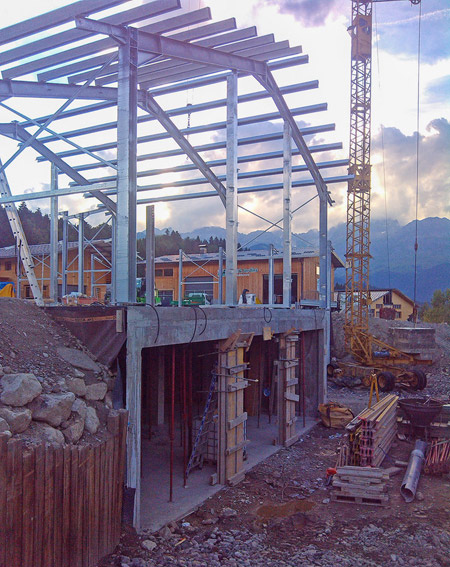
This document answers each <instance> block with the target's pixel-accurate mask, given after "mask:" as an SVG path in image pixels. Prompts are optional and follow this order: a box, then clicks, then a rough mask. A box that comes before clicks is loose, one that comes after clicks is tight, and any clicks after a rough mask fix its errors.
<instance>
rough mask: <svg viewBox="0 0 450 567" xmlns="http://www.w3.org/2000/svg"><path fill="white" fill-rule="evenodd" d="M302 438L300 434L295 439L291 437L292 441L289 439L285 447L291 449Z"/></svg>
mask: <svg viewBox="0 0 450 567" xmlns="http://www.w3.org/2000/svg"><path fill="white" fill-rule="evenodd" d="M299 438H300V433H297V434H295V435H294V436H293V437H291V438H290V439H287V440H286V441H285V442H284V446H285V447H290V446H291V445H293V444H294V443H297V441H298V440H299Z"/></svg>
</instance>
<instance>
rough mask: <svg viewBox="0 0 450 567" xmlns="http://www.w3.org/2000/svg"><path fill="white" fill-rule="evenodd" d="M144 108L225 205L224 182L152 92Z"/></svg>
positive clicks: (148, 95) (148, 94)
mask: <svg viewBox="0 0 450 567" xmlns="http://www.w3.org/2000/svg"><path fill="white" fill-rule="evenodd" d="M141 108H142V107H141ZM144 109H145V110H147V112H151V113H152V114H153V116H155V118H156V119H157V120H158V122H159V123H160V124H161V125H162V126H163V127H164V128H165V129H166V130H167V132H168V133H169V134H170V136H171V137H172V138H173V139H174V140H175V142H176V143H177V144H178V145H179V146H180V148H181V149H182V150H183V151H184V152H185V153H186V155H187V156H188V157H189V159H190V160H191V161H192V162H193V163H194V164H195V166H196V167H197V168H198V169H199V171H200V172H201V173H202V174H203V175H204V176H205V178H206V180H207V181H209V183H211V185H212V186H213V187H214V189H215V190H216V191H217V193H218V194H219V197H220V199H221V201H222V203H223V204H224V205H225V201H226V190H225V187H224V186H223V184H222V182H221V181H220V180H219V179H218V177H217V176H216V175H215V173H213V171H212V170H211V169H210V168H209V167H208V166H207V165H206V163H205V161H204V160H203V159H202V158H201V157H200V154H199V153H198V152H197V151H196V149H195V148H194V147H193V146H192V145H191V144H190V143H189V141H188V140H187V139H186V138H185V137H184V136H183V134H182V133H181V132H180V130H179V129H178V128H177V127H176V126H175V124H174V123H173V122H172V120H171V119H170V117H169V116H168V115H167V113H166V112H164V110H163V109H162V108H161V107H160V106H159V104H158V103H157V102H156V100H155V99H154V98H153V97H152V96H151V94H150V93H147V99H146V104H145V107H144Z"/></svg>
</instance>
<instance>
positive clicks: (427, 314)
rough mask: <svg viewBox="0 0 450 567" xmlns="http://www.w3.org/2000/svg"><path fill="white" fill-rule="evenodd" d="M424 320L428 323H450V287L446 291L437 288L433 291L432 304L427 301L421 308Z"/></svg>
mask: <svg viewBox="0 0 450 567" xmlns="http://www.w3.org/2000/svg"><path fill="white" fill-rule="evenodd" d="M420 316H421V319H422V321H425V322H427V323H449V324H450V288H448V289H447V290H445V291H442V290H441V289H437V290H436V291H435V292H434V293H433V297H432V299H431V305H429V304H428V303H425V304H424V305H423V307H422V309H421V312H420Z"/></svg>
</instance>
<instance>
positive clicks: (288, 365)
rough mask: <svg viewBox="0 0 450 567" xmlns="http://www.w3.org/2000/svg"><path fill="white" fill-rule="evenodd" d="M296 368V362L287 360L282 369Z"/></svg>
mask: <svg viewBox="0 0 450 567" xmlns="http://www.w3.org/2000/svg"><path fill="white" fill-rule="evenodd" d="M297 366H298V360H287V361H286V362H283V367H284V368H285V369H286V370H288V369H289V368H296V367H297Z"/></svg>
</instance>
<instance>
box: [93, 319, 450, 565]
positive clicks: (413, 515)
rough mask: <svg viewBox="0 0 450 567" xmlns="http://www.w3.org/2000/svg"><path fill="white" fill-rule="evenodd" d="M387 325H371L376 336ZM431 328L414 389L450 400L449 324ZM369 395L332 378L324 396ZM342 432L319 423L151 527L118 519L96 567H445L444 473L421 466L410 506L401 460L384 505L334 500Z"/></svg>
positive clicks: (359, 403)
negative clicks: (114, 542) (432, 337)
mask: <svg viewBox="0 0 450 567" xmlns="http://www.w3.org/2000/svg"><path fill="white" fill-rule="evenodd" d="M390 324H392V322H390V321H382V322H378V321H377V322H376V323H375V325H376V326H377V331H378V333H379V335H380V337H385V336H386V333H387V328H388V325H390ZM338 327H339V326H338V325H336V324H335V333H336V328H338ZM435 327H436V342H437V349H436V352H435V363H434V364H433V366H431V367H429V368H427V374H428V386H427V388H426V390H424V391H423V392H420V393H419V394H420V395H429V396H434V397H437V398H440V399H443V400H448V398H449V392H450V389H449V385H450V377H449V369H450V330H449V327H448V326H447V325H445V324H444V325H435ZM337 330H338V333H339V328H338V329H337ZM339 335H340V333H339ZM398 394H399V395H400V396H402V397H403V396H408V397H409V396H417V395H418V393H417V392H411V391H406V390H401V391H398ZM368 398H369V392H368V390H367V389H366V388H364V387H362V386H357V387H341V386H337V385H336V384H332V383H330V384H329V388H328V399H329V400H333V401H338V402H340V403H341V404H343V405H345V406H347V407H350V408H351V409H352V410H353V412H354V413H355V414H357V413H359V412H360V411H361V410H362V409H364V408H365V407H367V403H368ZM341 435H342V430H337V429H328V428H326V427H324V426H323V425H322V424H321V423H318V424H317V425H316V427H314V428H313V429H312V430H311V431H310V432H309V433H308V434H306V435H305V436H304V437H303V438H301V439H300V440H299V441H298V442H297V443H296V444H295V445H293V446H292V447H290V448H288V449H281V450H280V451H279V452H278V453H276V454H275V455H273V456H271V457H269V458H268V459H267V460H266V461H264V462H263V463H261V464H259V465H257V466H256V467H254V468H253V469H252V470H251V471H250V472H249V473H248V474H247V475H246V478H245V480H244V481H243V482H241V483H240V484H239V485H237V486H235V487H226V488H224V489H223V490H221V491H220V492H218V493H216V494H214V495H213V496H212V497H210V498H209V499H208V500H206V501H205V502H204V503H203V504H202V505H201V506H200V507H199V508H198V510H196V511H195V512H194V513H192V514H191V515H189V516H188V517H186V518H184V519H183V520H181V521H178V522H172V523H170V524H168V525H167V526H165V527H164V528H163V529H162V530H160V531H159V532H156V533H151V532H150V531H147V532H145V531H144V532H142V533H140V534H137V533H136V532H135V531H134V530H133V529H132V528H130V527H127V526H125V527H124V531H123V534H122V539H121V543H120V545H119V546H118V547H117V549H116V551H115V553H114V554H113V555H111V556H109V557H107V558H105V559H104V561H103V562H102V563H101V564H100V566H101V567H112V566H121V567H123V566H132V567H153V566H155V567H156V566H158V567H162V566H169V565H170V566H174V565H177V566H189V567H190V566H193V567H203V566H204V567H206V566H208V567H219V566H220V567H221V566H223V567H242V566H245V567H258V566H261V567H263V566H274V567H275V566H292V567H294V566H295V567H297V566H309V567H311V566H321V567H325V566H333V567H335V566H336V565H339V566H349V567H356V566H358V567H366V566H367V567H369V566H373V567H375V566H380V567H381V566H383V567H384V566H391V565H410V566H417V565H421V566H425V567H426V566H428V567H446V566H450V477H449V475H448V474H447V475H441V476H431V475H425V474H422V475H421V478H420V481H419V486H418V492H417V494H416V499H415V500H414V501H413V502H412V503H409V504H408V503H406V502H405V501H404V500H403V498H402V496H401V495H400V485H401V482H402V479H403V475H404V471H405V469H404V468H402V469H401V471H400V472H399V473H398V474H396V475H395V476H393V477H392V478H391V479H390V481H389V483H388V495H389V503H388V504H387V505H386V506H374V505H360V504H353V503H337V502H334V501H332V500H331V492H332V490H333V488H331V487H328V486H326V483H325V479H326V470H327V468H328V467H333V466H334V465H335V462H336V451H337V447H338V444H339V440H340V437H341ZM413 448H414V442H413V440H412V439H409V440H401V439H399V438H397V439H396V440H395V442H394V445H393V447H392V448H391V450H390V451H389V454H388V456H387V457H386V459H385V460H384V462H383V464H382V467H383V468H389V467H392V466H393V465H394V462H395V461H396V460H397V461H398V460H400V461H407V460H408V458H409V455H410V453H411V450H412V449H413ZM193 474H195V473H193Z"/></svg>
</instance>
